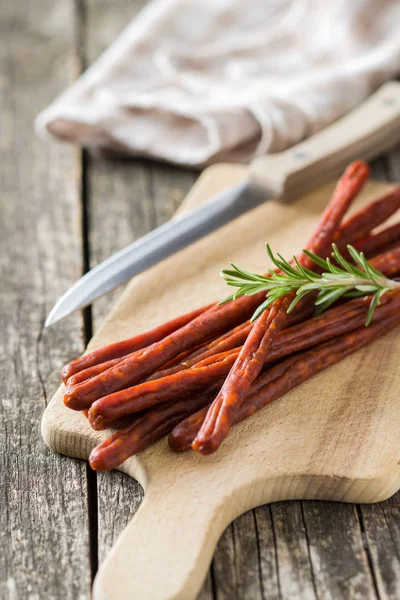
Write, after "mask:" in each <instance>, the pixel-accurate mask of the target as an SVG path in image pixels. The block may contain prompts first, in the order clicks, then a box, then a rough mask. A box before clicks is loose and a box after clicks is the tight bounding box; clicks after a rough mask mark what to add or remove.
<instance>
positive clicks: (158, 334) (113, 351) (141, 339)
mask: <svg viewBox="0 0 400 600" xmlns="http://www.w3.org/2000/svg"><path fill="white" fill-rule="evenodd" d="M212 306H213V305H212V304H210V305H209V306H203V307H202V308H197V309H196V310H193V311H191V312H189V313H186V314H184V315H181V316H179V317H176V318H175V319H172V320H171V321H168V322H167V323H164V324H162V325H160V326H159V327H156V328H155V329H152V330H151V331H147V332H145V333H140V334H139V335H135V336H134V337H132V338H129V339H127V340H123V341H121V342H116V343H115V344H110V345H109V346H105V347H104V348H99V349H98V350H93V352H89V353H88V354H84V355H83V356H80V357H79V358H77V359H75V360H73V361H72V362H70V363H69V364H68V365H65V367H64V368H63V370H62V372H61V376H62V380H63V382H64V383H65V382H66V381H67V380H68V379H69V377H71V375H75V373H78V372H79V371H82V370H83V369H87V368H88V367H92V366H94V365H97V364H99V363H103V362H106V361H108V360H112V359H114V358H119V357H121V356H124V355H125V354H130V353H131V352H134V351H136V350H140V349H141V348H144V347H145V346H149V345H150V344H153V343H154V342H157V341H159V340H161V339H162V338H164V337H165V336H167V335H169V334H171V333H173V332H174V331H176V330H177V329H180V328H181V327H183V326H184V325H186V324H187V323H190V321H193V319H195V318H196V317H198V316H199V315H201V314H202V313H204V312H205V311H207V310H208V309H209V308H211V307H212Z"/></svg>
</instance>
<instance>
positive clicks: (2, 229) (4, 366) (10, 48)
mask: <svg viewBox="0 0 400 600" xmlns="http://www.w3.org/2000/svg"><path fill="white" fill-rule="evenodd" d="M0 13H1V20H0V28H1V31H0V71H1V75H0V106H1V127H0V181H1V194H0V205H1V208H0V211H1V215H2V217H1V219H0V272H1V280H2V283H1V286H0V298H1V300H0V305H1V311H0V379H1V381H2V386H1V391H0V398H1V425H0V489H1V493H0V531H1V536H2V541H1V551H0V597H1V598H4V599H10V600H15V599H17V598H21V599H22V598H29V599H32V600H35V599H39V598H48V599H50V600H51V599H61V598H62V599H70V600H75V599H76V598H80V599H82V600H83V599H85V598H89V596H90V560H89V529H88V519H87V510H86V505H87V493H86V465H85V464H84V463H83V462H80V461H75V460H70V459H68V458H66V457H61V456H57V455H55V454H53V453H52V452H50V451H49V450H47V448H46V447H45V446H44V444H43V442H42V441H41V437H40V426H39V423H40V419H41V414H42V412H43V409H44V407H45V403H46V399H47V398H48V397H49V396H51V395H52V393H53V392H54V390H55V389H56V387H57V385H58V382H59V372H60V368H61V366H62V364H63V363H64V362H65V361H67V360H68V359H70V358H71V357H72V356H74V355H76V354H78V353H79V352H81V351H82V348H83V339H82V331H81V329H82V323H81V318H80V316H79V315H74V316H73V317H71V318H70V319H68V320H67V321H64V322H62V323H60V324H59V325H57V326H56V327H54V328H52V329H51V330H50V331H46V332H43V323H44V319H45V316H46V314H47V312H48V311H49V309H50V307H51V306H52V304H53V303H54V301H55V300H56V298H57V296H58V295H59V293H60V290H63V289H67V288H68V287H69V286H70V285H71V284H72V282H73V281H74V280H75V279H76V278H77V277H78V276H79V275H80V272H81V268H82V265H81V248H80V239H81V236H80V227H79V221H80V207H79V189H78V186H77V181H78V178H79V163H78V160H77V158H78V153H77V151H75V150H73V149H71V148H70V147H66V146H60V145H54V144H52V145H49V144H44V143H41V142H40V141H39V140H38V139H37V138H36V136H35V135H34V132H33V119H34V117H35V116H36V114H37V113H38V112H39V110H40V109H42V108H44V106H45V105H46V104H47V103H48V102H50V101H51V100H52V99H53V98H54V96H55V95H56V94H57V93H59V92H60V91H61V90H62V89H63V88H64V87H65V86H66V85H67V84H68V82H69V81H70V80H72V78H74V77H75V76H76V74H77V61H76V52H75V47H74V46H75V42H74V39H75V36H74V24H75V18H74V12H73V3H71V2H69V0H29V1H24V0H15V1H14V2H7V1H6V0H3V1H2V2H1V8H0Z"/></svg>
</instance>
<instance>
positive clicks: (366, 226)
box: [336, 185, 400, 245]
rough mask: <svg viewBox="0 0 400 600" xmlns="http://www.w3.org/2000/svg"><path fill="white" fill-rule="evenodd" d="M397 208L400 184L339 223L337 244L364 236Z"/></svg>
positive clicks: (399, 199) (354, 240) (399, 204)
mask: <svg viewBox="0 0 400 600" xmlns="http://www.w3.org/2000/svg"><path fill="white" fill-rule="evenodd" d="M399 208H400V185H399V186H396V187H395V188H394V189H393V190H391V191H390V192H389V193H388V194H386V195H385V196H383V197H382V198H378V200H375V202H370V203H369V204H367V205H366V206H365V207H364V208H362V209H361V210H359V211H357V212H356V213H355V214H354V215H353V216H352V217H350V218H349V219H347V220H346V221H345V222H344V223H343V224H342V225H340V227H339V229H338V232H337V235H336V239H337V240H338V241H339V238H341V241H340V244H339V245H342V244H349V243H350V244H353V242H356V241H358V240H360V239H362V238H364V237H365V236H366V235H368V234H369V233H370V232H371V231H372V230H373V229H375V227H378V226H379V225H381V224H382V223H384V222H385V221H386V220H387V219H389V217H391V216H392V215H393V214H394V213H395V212H396V211H397V210H398V209H399Z"/></svg>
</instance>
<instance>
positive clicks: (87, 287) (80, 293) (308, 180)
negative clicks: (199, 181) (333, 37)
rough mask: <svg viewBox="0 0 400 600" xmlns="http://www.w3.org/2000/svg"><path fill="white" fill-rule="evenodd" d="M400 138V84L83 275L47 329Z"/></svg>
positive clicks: (259, 163) (256, 165)
mask: <svg viewBox="0 0 400 600" xmlns="http://www.w3.org/2000/svg"><path fill="white" fill-rule="evenodd" d="M399 139H400V83H399V82H396V81H391V82H388V83H386V84H384V85H383V86H382V87H381V88H380V89H379V90H378V91H377V92H375V93H374V94H372V96H370V97H369V98H368V99H367V100H365V101H364V102H363V103H362V104H361V105H360V106H358V107H357V108H356V109H354V110H353V111H351V112H350V113H348V114H347V115H345V116H344V117H342V118H341V119H339V120H338V121H335V122H334V123H333V124H332V125H330V126H329V127H326V128H325V129H324V130H322V131H320V132H319V133H316V134H315V135H313V136H311V137H310V138H308V139H307V140H306V141H304V142H301V143H300V144H297V145H296V146H293V147H292V148H289V149H288V150H285V151H283V152H279V153H277V154H271V155H267V156H261V157H258V158H256V159H255V160H253V162H252V163H251V165H250V168H249V179H248V180H245V181H243V182H241V183H239V184H237V185H235V186H232V187H230V188H228V189H226V190H224V191H223V192H221V193H219V194H217V195H216V196H214V198H212V199H210V200H209V201H208V202H207V203H205V204H203V205H202V206H200V207H198V208H195V209H193V210H191V211H189V212H188V213H186V214H185V215H184V216H178V217H175V218H173V219H172V220H171V221H169V222H168V223H165V224H164V225H161V227H158V228H157V229H155V230H154V231H152V232H150V233H148V234H147V235H145V236H144V237H142V238H140V239H139V240H137V241H135V242H133V243H132V244H130V245H129V246H127V247H126V248H124V249H123V250H120V251H119V252H117V253H116V254H114V255H113V256H111V257H110V258H108V259H107V260H105V261H104V262H102V263H101V264H99V265H98V266H96V267H95V268H94V269H92V270H91V271H89V272H88V273H86V274H85V275H83V277H81V278H80V279H79V280H78V281H77V282H76V283H75V284H74V285H73V286H72V287H71V288H70V289H69V290H68V291H67V292H66V293H65V294H64V295H63V296H62V297H61V298H60V299H59V300H58V302H57V303H56V304H55V306H54V308H53V309H52V310H51V312H50V314H49V316H48V317H47V319H46V322H45V327H48V326H49V325H51V324H52V323H56V322H57V321H59V320H60V319H62V318H64V317H66V316H67V315H69V314H70V313H71V312H73V311H75V310H77V309H78V308H83V307H85V306H87V305H89V304H90V303H91V302H92V301H93V300H95V299H96V298H98V297H99V296H101V295H103V294H105V293H106V292H108V291H110V290H112V289H113V288H115V287H116V286H118V285H119V284H121V283H123V282H124V281H126V280H127V279H129V278H130V277H132V276H134V275H137V274H138V273H140V272H141V271H143V270H144V269H147V268H148V267H150V266H152V265H154V264H156V263H157V262H159V261H160V260H162V259H164V258H166V257H167V256H170V255H171V254H173V253H175V252H177V251H178V250H180V249H182V248H184V247H185V246H187V245H188V244H191V243H192V242H193V241H195V240H198V239H199V238H201V237H203V236H205V235H207V234H208V233H211V232H212V231H214V230H216V229H218V228H219V227H222V226H223V225H225V224H226V223H228V222H229V221H231V220H232V219H235V218H237V217H239V216H240V215H242V214H243V213H244V212H247V211H248V210H250V209H252V208H255V207H256V206H258V205H259V204H260V203H261V202H264V201H266V200H267V199H268V198H271V197H274V198H277V199H281V200H288V199H293V198H295V197H296V196H299V195H301V194H302V193H304V192H305V191H308V190H310V189H312V188H313V187H316V186H317V185H319V184H320V183H322V182H323V181H324V180H326V179H327V178H328V177H330V176H333V175H336V174H337V173H339V172H340V171H341V170H342V169H343V168H344V167H345V166H346V164H347V163H348V162H350V161H351V160H354V159H355V158H364V159H371V158H374V157H375V156H378V155H379V154H380V153H382V152H384V151H386V150H388V149H389V148H390V147H391V146H393V145H394V144H395V143H397V142H398V141H399ZM253 184H255V185H253ZM257 186H258V191H257ZM260 188H262V189H263V190H264V193H263V194H260V193H259V189H260Z"/></svg>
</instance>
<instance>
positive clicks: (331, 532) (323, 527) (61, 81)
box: [0, 0, 400, 600]
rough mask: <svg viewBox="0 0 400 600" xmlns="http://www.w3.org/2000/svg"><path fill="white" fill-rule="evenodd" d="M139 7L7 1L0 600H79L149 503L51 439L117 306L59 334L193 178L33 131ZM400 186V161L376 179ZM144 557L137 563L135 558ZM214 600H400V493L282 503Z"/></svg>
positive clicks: (0, 224)
mask: <svg viewBox="0 0 400 600" xmlns="http://www.w3.org/2000/svg"><path fill="white" fill-rule="evenodd" d="M142 4H144V1H143V0H140V1H132V0H114V1H113V2H109V1H107V0H75V2H73V1H72V0H13V1H12V2H9V1H8V0H0V27H1V33H0V108H1V111H0V153H1V160H0V182H1V183H0V186H1V193H0V203H1V218H0V272H1V284H0V297H1V309H0V353H1V354H0V378H1V409H2V418H1V427H0V445H1V452H0V461H1V463H0V482H1V488H0V489H1V493H0V535H1V544H0V598H1V599H3V598H4V599H7V600H17V599H24V600H25V599H32V600H33V599H35V600H36V599H46V600H52V599H57V600H58V599H60V600H61V599H62V600H67V599H71V600H77V599H79V600H83V599H85V598H89V597H90V586H91V581H92V578H93V576H94V575H95V573H96V569H97V566H98V563H99V562H101V561H102V560H103V559H104V557H105V555H106V553H107V552H108V550H109V549H110V547H111V545H112V543H113V542H114V540H115V539H116V536H117V535H118V534H119V532H120V531H121V530H122V528H123V527H124V526H125V524H126V523H127V522H128V520H129V519H130V518H131V517H132V515H133V514H134V513H135V511H136V510H137V508H138V506H139V504H140V501H141V498H142V490H141V488H140V486H139V485H138V484H137V483H136V482H135V481H133V480H131V479H129V478H128V477H126V476H124V475H123V474H121V473H119V472H111V473H106V474H104V473H99V474H96V473H94V472H92V471H90V470H89V469H88V466H87V464H86V463H85V462H83V461H78V460H72V459H69V458H66V457H63V456H58V455H55V454H53V453H52V452H50V451H49V450H48V449H47V448H46V447H45V446H44V443H43V442H42V440H41V438H40V433H39V423H40V418H41V415H42V413H43V409H44V406H45V404H46V402H47V399H48V398H50V397H51V395H52V394H53V392H54V391H55V389H56V387H57V386H58V383H59V371H60V369H61V366H62V365H63V364H64V363H65V362H67V361H68V360H70V359H71V358H73V357H75V356H76V355H77V354H79V353H80V352H82V351H83V349H84V347H85V344H86V343H87V341H88V340H89V338H90V336H91V333H92V331H93V330H94V329H96V328H97V327H98V326H99V323H100V322H101V319H102V318H103V317H104V315H105V314H106V312H107V310H108V308H109V306H110V305H111V303H112V302H113V300H114V299H115V298H116V297H117V295H118V294H119V293H120V291H116V292H115V293H113V294H109V295H108V296H107V297H105V298H102V299H101V300H99V301H98V302H96V304H95V306H94V307H93V309H92V311H90V310H86V311H85V312H84V314H79V313H77V314H74V315H72V316H71V317H70V318H68V319H66V320H64V321H62V322H61V323H59V324H58V325H57V326H55V327H53V328H51V329H50V330H44V329H43V323H44V320H45V316H46V315H47V313H48V312H49V309H50V308H51V306H52V305H53V303H54V301H55V300H56V298H57V296H58V294H59V291H60V290H65V289H67V288H68V287H69V286H70V285H71V284H72V283H73V282H74V281H75V280H76V279H77V278H78V277H79V276H80V275H81V274H82V273H83V272H84V271H85V270H86V269H87V268H89V267H92V266H94V265H95V264H97V263H98V262H99V261H101V260H102V259H104V258H106V257H107V256H109V255H110V254H111V253H113V252H115V251H116V250H118V249H119V248H122V247H123V246H125V245H126V244H128V243H129V242H130V241H132V240H133V239H135V238H138V237H139V236H141V235H143V234H144V233H146V232H147V231H150V230H151V229H152V228H154V227H156V226H157V225H160V224H161V223H163V222H164V221H166V220H167V219H168V218H169V217H170V216H171V215H172V213H173V212H174V210H175V209H176V208H177V207H178V206H179V203H180V202H181V200H182V198H183V197H184V196H185V193H186V192H187V191H188V189H189V188H190V186H191V185H192V183H193V182H194V180H195V179H196V176H197V174H196V173H195V172H191V171H187V170H183V169H179V168H176V167H171V166H165V165H160V164H156V163H151V162H148V161H144V160H134V161H132V160H126V161H123V160H120V161H116V160H105V159H102V158H96V157H93V156H90V155H88V154H87V153H86V152H84V153H82V152H81V151H80V150H78V149H76V148H73V147H71V146H67V145H59V144H55V143H43V142H41V141H39V140H38V139H37V138H36V137H35V135H34V133H33V128H32V127H33V119H34V117H35V116H36V114H37V113H38V112H39V110H40V109H42V108H43V107H44V106H46V104H47V103H48V102H49V101H51V100H52V99H53V98H54V97H55V95H56V94H58V93H59V92H60V91H61V90H63V89H64V88H65V86H67V85H68V84H69V83H70V82H71V81H73V80H74V79H75V78H76V77H77V76H78V75H79V73H80V72H82V70H83V69H84V68H85V67H86V65H88V64H90V63H91V62H92V61H93V60H94V59H95V58H96V57H97V56H98V55H99V54H100V52H101V51H102V50H103V49H104V48H105V46H107V45H108V44H109V43H110V42H111V41H112V40H113V39H114V37H115V36H116V34H117V33H118V32H119V31H120V30H121V29H122V27H123V26H124V25H125V24H126V23H127V22H128V21H129V20H130V18H131V17H132V16H133V15H134V14H135V12H136V11H137V10H138V9H139V8H140V5H142ZM374 171H375V175H377V176H379V177H381V178H382V177H383V178H387V179H390V180H394V181H395V180H396V179H397V180H400V148H398V149H397V150H395V151H393V152H391V153H390V154H389V155H387V156H385V157H382V159H381V160H379V161H377V162H376V163H375V165H374ZM136 550H137V551H140V548H138V549H132V551H136ZM200 597H201V599H202V600H210V599H212V598H215V599H218V600H223V599H226V600H232V599H235V598H237V599H238V600H244V599H245V600H258V599H261V598H265V599H267V598H268V600H274V599H289V598H290V599H296V600H297V599H307V600H314V599H323V600H325V599H333V600H338V599H344V600H347V599H350V598H351V599H358V598H359V599H360V600H361V599H362V600H368V599H371V600H372V599H378V598H379V599H381V600H384V599H392V600H398V599H399V598H400V494H397V495H396V496H394V497H393V498H391V499H390V500H388V501H387V502H383V503H381V504H379V505H372V506H367V505H364V506H355V505H346V504H334V503H328V502H281V503H277V504H274V505H270V506H263V507H260V508H258V509H256V510H253V511H250V512H248V513H246V514H245V515H243V516H242V517H240V518H239V519H237V521H235V522H234V523H233V525H232V526H231V527H229V528H228V530H227V531H226V532H225V534H224V535H223V537H222V539H221V541H220V543H219V545H218V548H217V551H216V554H215V557H214V560H213V563H212V566H211V569H210V572H209V575H208V578H207V580H206V582H205V585H204V588H203V590H202V592H201V595H200Z"/></svg>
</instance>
